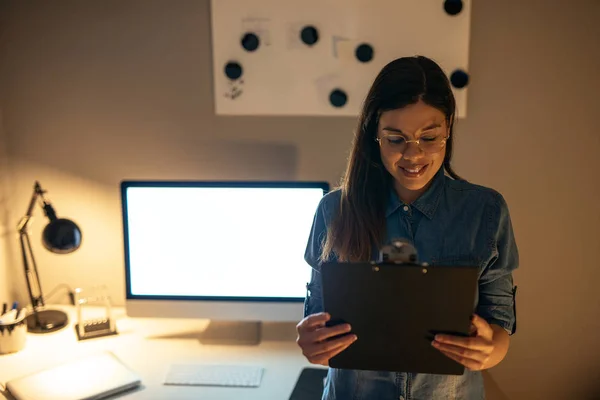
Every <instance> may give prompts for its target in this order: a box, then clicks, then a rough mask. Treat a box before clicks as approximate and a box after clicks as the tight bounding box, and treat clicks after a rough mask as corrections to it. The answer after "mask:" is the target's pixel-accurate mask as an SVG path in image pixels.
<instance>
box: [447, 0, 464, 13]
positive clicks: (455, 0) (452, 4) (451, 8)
mask: <svg viewBox="0 0 600 400" xmlns="http://www.w3.org/2000/svg"><path fill="white" fill-rule="evenodd" d="M462 9H463V2H462V0H446V1H444V11H446V13H448V15H458V14H459V13H460V12H461V11H462Z"/></svg>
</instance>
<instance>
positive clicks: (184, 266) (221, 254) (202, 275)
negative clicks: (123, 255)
mask: <svg viewBox="0 0 600 400" xmlns="http://www.w3.org/2000/svg"><path fill="white" fill-rule="evenodd" d="M126 196H127V202H126V205H127V222H128V240H129V263H130V264H129V268H130V270H129V272H130V284H131V292H132V294H133V295H159V296H215V297H224V296H225V297H238V296H239V297H267V298H269V297H285V298H290V297H291V298H303V297H304V296H305V294H306V289H305V285H306V282H308V281H309V280H310V267H309V265H308V264H307V263H306V261H305V260H304V251H305V249H306V244H307V241H308V236H309V234H310V229H311V226H312V222H313V217H314V213H315V210H316V209H317V206H318V203H319V201H320V200H321V198H322V197H323V190H322V189H319V188H220V187H211V188H206V187H204V188H196V187H195V188H190V187H185V188H184V187H129V188H127V193H126Z"/></svg>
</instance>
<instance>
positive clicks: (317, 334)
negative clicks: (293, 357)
mask: <svg viewBox="0 0 600 400" xmlns="http://www.w3.org/2000/svg"><path fill="white" fill-rule="evenodd" d="M329 318H331V317H330V316H329V314H327V313H318V314H312V315H309V316H307V317H306V318H304V319H303V320H302V321H300V322H299V323H298V325H297V326H296V330H297V331H298V339H296V343H298V346H300V348H301V349H302V354H304V356H305V357H306V358H307V360H308V361H309V362H310V363H311V364H319V365H324V366H326V367H328V366H329V359H331V358H332V357H333V356H335V355H337V354H339V353H341V352H342V351H344V350H346V348H348V346H350V345H351V344H352V343H354V342H355V341H356V339H357V337H356V335H354V334H347V333H348V332H350V331H351V329H352V328H351V327H350V325H349V324H340V325H336V326H331V327H326V326H325V323H326V322H327V321H329ZM343 334H347V335H344V336H342V337H339V338H335V339H331V338H332V337H334V336H338V335H343Z"/></svg>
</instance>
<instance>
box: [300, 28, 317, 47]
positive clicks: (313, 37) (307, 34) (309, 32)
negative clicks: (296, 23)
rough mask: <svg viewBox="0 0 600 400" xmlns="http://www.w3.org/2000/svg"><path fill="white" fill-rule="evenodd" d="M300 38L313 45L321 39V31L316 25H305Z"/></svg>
mask: <svg viewBox="0 0 600 400" xmlns="http://www.w3.org/2000/svg"><path fill="white" fill-rule="evenodd" d="M300 39H301V40H302V41H303V42H304V43H305V44H307V45H309V46H312V45H314V44H315V43H317V42H318V41H319V31H318V30H317V28H315V27H314V26H310V25H309V26H305V27H304V28H302V30H301V31H300Z"/></svg>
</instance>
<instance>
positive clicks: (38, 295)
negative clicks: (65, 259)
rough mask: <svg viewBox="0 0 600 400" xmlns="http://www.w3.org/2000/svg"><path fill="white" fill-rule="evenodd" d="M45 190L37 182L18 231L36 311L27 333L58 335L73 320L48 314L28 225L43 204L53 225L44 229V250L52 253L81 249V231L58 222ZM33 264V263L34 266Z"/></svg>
mask: <svg viewBox="0 0 600 400" xmlns="http://www.w3.org/2000/svg"><path fill="white" fill-rule="evenodd" d="M44 193H46V191H45V190H42V188H41V186H40V184H39V182H37V181H36V182H35V185H34V188H33V195H32V196H31V200H30V202H29V207H28V208H27V213H26V214H25V216H24V217H23V218H22V219H21V221H20V222H19V225H18V226H17V229H18V230H19V237H20V241H21V252H22V255H23V267H24V269H25V277H26V279H27V289H28V290H29V298H30V299H31V305H32V307H33V313H31V314H30V315H28V316H27V330H28V331H29V332H32V333H48V332H54V331H57V330H59V329H61V328H63V327H65V326H66V325H67V323H68V322H69V318H68V316H67V314H66V313H65V312H63V311H60V310H44V309H43V308H44V307H45V301H44V295H43V293H42V285H41V283H40V279H39V275H38V271H37V265H36V263H35V259H34V257H33V250H32V248H31V242H30V240H29V234H28V233H27V225H28V224H29V221H30V220H31V216H32V213H33V209H34V206H35V203H36V202H37V201H38V199H39V200H40V205H41V207H42V208H43V210H44V214H45V215H46V217H48V219H49V220H50V222H49V223H48V225H46V227H45V228H44V231H43V233H42V243H43V245H44V247H45V248H46V249H47V250H49V251H50V252H52V253H56V254H68V253H71V252H73V251H75V250H77V249H78V248H79V246H80V245H81V230H80V229H79V227H78V226H77V224H75V222H73V221H71V220H69V219H65V218H57V217H56V212H55V211H54V208H53V207H52V205H51V204H50V203H49V202H48V201H47V200H46V199H45V198H44ZM30 260H31V263H30Z"/></svg>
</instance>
